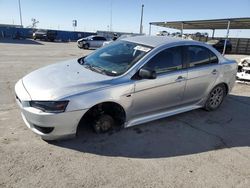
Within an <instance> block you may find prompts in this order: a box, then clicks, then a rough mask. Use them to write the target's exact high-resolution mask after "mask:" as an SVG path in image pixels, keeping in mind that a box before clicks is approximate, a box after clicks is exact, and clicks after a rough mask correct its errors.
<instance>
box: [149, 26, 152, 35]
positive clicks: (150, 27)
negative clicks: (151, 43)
mask: <svg viewBox="0 0 250 188" xmlns="http://www.w3.org/2000/svg"><path fill="white" fill-rule="evenodd" d="M151 26H152V24H151V23H149V32H148V35H149V36H150V35H151Z"/></svg>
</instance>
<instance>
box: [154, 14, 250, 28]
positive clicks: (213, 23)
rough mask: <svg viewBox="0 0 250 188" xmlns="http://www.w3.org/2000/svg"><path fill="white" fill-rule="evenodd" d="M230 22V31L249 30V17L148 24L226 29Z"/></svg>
mask: <svg viewBox="0 0 250 188" xmlns="http://www.w3.org/2000/svg"><path fill="white" fill-rule="evenodd" d="M228 21H230V29H250V17H248V18H228V19H215V20H194V21H176V22H175V21H172V22H150V25H155V26H160V27H167V28H172V29H179V30H181V29H226V28H227V26H228Z"/></svg>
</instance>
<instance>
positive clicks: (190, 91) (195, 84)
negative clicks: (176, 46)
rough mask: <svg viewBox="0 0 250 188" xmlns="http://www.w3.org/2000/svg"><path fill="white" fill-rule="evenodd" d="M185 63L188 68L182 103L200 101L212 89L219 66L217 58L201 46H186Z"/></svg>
mask: <svg viewBox="0 0 250 188" xmlns="http://www.w3.org/2000/svg"><path fill="white" fill-rule="evenodd" d="M185 54H186V63H187V67H188V74H187V82H186V89H185V93H184V97H183V102H184V103H192V104H194V103H196V102H198V101H200V100H201V99H202V98H203V97H206V94H207V93H208V92H209V91H210V90H211V89H212V88H213V86H214V83H215V81H216V79H217V77H218V75H219V74H218V73H219V69H220V66H219V64H218V58H217V56H216V55H215V54H214V53H213V52H212V51H211V50H209V49H208V48H206V47H203V46H198V45H197V46H196V45H192V46H186V47H185Z"/></svg>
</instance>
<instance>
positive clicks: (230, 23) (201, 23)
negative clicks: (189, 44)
mask: <svg viewBox="0 0 250 188" xmlns="http://www.w3.org/2000/svg"><path fill="white" fill-rule="evenodd" d="M152 25H155V26H160V27H167V28H172V29H179V30H181V35H183V29H212V30H213V36H214V30H215V29H226V30H227V35H226V40H225V43H224V50H223V54H224V53H225V50H226V42H227V39H228V36H229V30H230V29H250V17H245V18H224V19H214V20H193V21H171V22H150V23H149V35H150V34H151V26H152Z"/></svg>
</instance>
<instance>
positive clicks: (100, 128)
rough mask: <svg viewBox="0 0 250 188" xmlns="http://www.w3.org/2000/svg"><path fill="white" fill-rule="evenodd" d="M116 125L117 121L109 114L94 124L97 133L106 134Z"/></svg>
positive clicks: (101, 116) (100, 117)
mask: <svg viewBox="0 0 250 188" xmlns="http://www.w3.org/2000/svg"><path fill="white" fill-rule="evenodd" d="M114 125H115V120H114V118H113V117H112V116H110V115H108V114H102V115H100V116H99V117H98V118H97V119H96V120H95V122H94V124H93V128H94V130H95V132H96V133H104V132H108V131H109V130H111V129H112V128H113V127H114Z"/></svg>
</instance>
